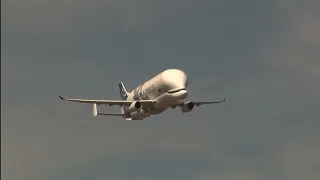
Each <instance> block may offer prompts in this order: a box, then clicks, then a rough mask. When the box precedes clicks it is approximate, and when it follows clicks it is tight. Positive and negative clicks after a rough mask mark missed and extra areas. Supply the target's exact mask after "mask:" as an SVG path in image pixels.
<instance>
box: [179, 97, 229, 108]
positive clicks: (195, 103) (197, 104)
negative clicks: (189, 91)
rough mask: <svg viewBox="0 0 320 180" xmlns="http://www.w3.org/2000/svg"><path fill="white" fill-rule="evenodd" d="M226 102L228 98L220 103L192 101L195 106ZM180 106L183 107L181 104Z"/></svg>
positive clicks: (215, 102)
mask: <svg viewBox="0 0 320 180" xmlns="http://www.w3.org/2000/svg"><path fill="white" fill-rule="evenodd" d="M225 101H226V98H223V100H220V101H191V102H193V103H194V105H195V106H200V105H204V104H217V103H223V102H225ZM180 105H183V103H182V104H180Z"/></svg>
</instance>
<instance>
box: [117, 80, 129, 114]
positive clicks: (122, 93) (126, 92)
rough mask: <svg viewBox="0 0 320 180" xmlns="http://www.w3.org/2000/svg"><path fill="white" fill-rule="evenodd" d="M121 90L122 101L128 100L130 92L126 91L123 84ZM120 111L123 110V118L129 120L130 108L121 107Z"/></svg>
mask: <svg viewBox="0 0 320 180" xmlns="http://www.w3.org/2000/svg"><path fill="white" fill-rule="evenodd" d="M119 90H120V96H121V99H122V100H127V98H128V94H129V93H128V91H127V90H126V87H125V86H124V85H123V83H122V82H119ZM120 109H121V114H123V116H122V117H124V118H127V116H128V113H129V112H128V107H126V106H121V107H120Z"/></svg>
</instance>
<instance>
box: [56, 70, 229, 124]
mask: <svg viewBox="0 0 320 180" xmlns="http://www.w3.org/2000/svg"><path fill="white" fill-rule="evenodd" d="M187 85H188V78H187V75H186V74H185V73H184V72H183V71H181V70H179V69H167V70H165V71H163V72H161V73H160V74H158V75H157V76H155V77H154V78H152V79H150V80H149V81H147V82H145V83H144V84H142V85H140V86H138V87H137V88H135V89H134V90H132V91H131V92H128V91H127V90H126V88H125V86H124V85H123V83H122V82H119V89H120V96H121V98H122V100H92V99H70V98H63V97H61V96H59V98H60V99H61V100H66V101H73V102H80V103H89V104H93V116H97V115H106V116H121V117H123V118H124V119H126V120H143V119H145V118H147V117H150V116H151V115H155V114H159V113H162V112H164V111H165V110H166V109H168V108H172V109H174V108H175V107H177V106H179V107H180V108H181V111H182V112H183V113H186V112H190V111H192V110H193V109H194V107H195V106H200V105H203V104H215V103H222V102H225V100H226V99H225V98H224V99H223V100H221V101H185V99H186V98H187V96H188V92H187V89H186V87H187ZM100 104H107V105H109V106H113V105H118V106H120V108H121V113H102V112H98V111H97V105H100Z"/></svg>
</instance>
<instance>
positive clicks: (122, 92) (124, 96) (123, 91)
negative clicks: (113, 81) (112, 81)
mask: <svg viewBox="0 0 320 180" xmlns="http://www.w3.org/2000/svg"><path fill="white" fill-rule="evenodd" d="M119 90H120V96H121V99H122V100H127V98H128V92H127V90H126V88H125V87H124V85H123V83H122V82H119Z"/></svg>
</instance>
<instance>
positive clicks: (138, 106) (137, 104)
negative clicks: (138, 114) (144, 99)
mask: <svg viewBox="0 0 320 180" xmlns="http://www.w3.org/2000/svg"><path fill="white" fill-rule="evenodd" d="M141 108H142V104H141V102H139V101H135V102H133V103H132V104H131V105H130V106H129V108H128V109H129V112H130V113H132V112H135V111H137V110H139V109H141Z"/></svg>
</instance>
